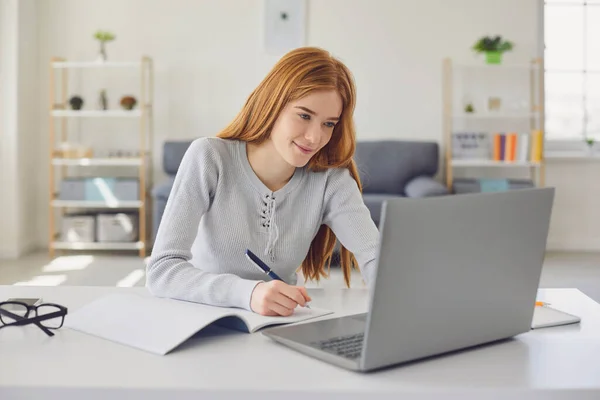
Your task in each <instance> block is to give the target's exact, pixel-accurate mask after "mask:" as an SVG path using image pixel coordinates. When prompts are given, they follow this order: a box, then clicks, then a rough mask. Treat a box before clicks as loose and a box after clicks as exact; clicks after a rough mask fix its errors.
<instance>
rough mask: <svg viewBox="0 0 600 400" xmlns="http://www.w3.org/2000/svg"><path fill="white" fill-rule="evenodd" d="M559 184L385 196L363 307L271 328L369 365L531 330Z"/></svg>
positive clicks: (287, 338) (297, 344)
mask: <svg viewBox="0 0 600 400" xmlns="http://www.w3.org/2000/svg"><path fill="white" fill-rule="evenodd" d="M553 201H554V189H553V188H532V189H518V190H511V191H506V192H495V193H476V194H462V195H453V196H442V197H432V198H421V199H409V198H401V199H394V200H388V201H387V202H386V203H384V205H383V209H382V215H381V223H380V227H379V230H380V232H381V236H380V243H379V253H378V258H377V273H376V278H375V280H374V282H373V286H372V290H370V298H369V308H368V312H367V313H366V314H359V315H353V316H345V317H337V318H329V319H320V320H316V321H313V322H306V323H300V324H295V325H285V326H279V327H274V328H269V329H266V330H264V331H263V332H262V333H263V334H264V335H266V336H268V337H270V338H272V339H273V340H275V341H277V342H279V343H281V344H283V345H286V346H289V347H291V348H293V349H295V350H297V351H300V352H303V353H305V354H307V355H309V356H312V357H315V358H318V359H320V360H323V361H326V362H329V363H331V364H335V365H338V366H340V367H344V368H347V369H350V370H356V371H370V370H375V369H379V368H382V367H389V366H392V365H396V364H400V363H404V362H408V361H414V360H418V359H422V358H425V357H431V356H435V355H440V354H443V353H448V352H451V351H455V350H460V349H465V348H469V347H472V346H476V345H480V344H484V343H490V342H494V341H498V340H501V339H506V338H509V337H512V336H515V335H518V334H520V333H523V332H527V331H529V330H530V329H531V323H532V318H533V312H534V307H535V300H536V294H537V289H538V284H539V280H540V275H541V270H542V264H543V260H544V253H545V249H546V239H547V236H548V227H549V222H550V215H551V211H552V204H553Z"/></svg>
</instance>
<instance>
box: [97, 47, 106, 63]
mask: <svg viewBox="0 0 600 400" xmlns="http://www.w3.org/2000/svg"><path fill="white" fill-rule="evenodd" d="M106 59H107V57H106V47H105V46H104V42H100V53H99V54H98V61H99V62H105V61H106Z"/></svg>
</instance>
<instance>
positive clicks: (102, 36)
mask: <svg viewBox="0 0 600 400" xmlns="http://www.w3.org/2000/svg"><path fill="white" fill-rule="evenodd" d="M94 38H95V39H97V40H98V41H99V42H100V54H99V56H98V59H99V60H100V61H106V45H105V44H106V43H107V42H111V41H113V40H115V35H114V34H113V33H111V32H108V31H96V33H95V34H94Z"/></svg>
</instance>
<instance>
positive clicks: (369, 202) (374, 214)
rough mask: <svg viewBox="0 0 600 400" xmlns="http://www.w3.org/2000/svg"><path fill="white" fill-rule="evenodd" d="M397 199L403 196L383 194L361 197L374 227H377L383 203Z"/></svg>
mask: <svg viewBox="0 0 600 400" xmlns="http://www.w3.org/2000/svg"><path fill="white" fill-rule="evenodd" d="M398 197H403V196H399V195H397V194H384V193H370V194H369V193H367V194H364V195H363V200H364V202H365V205H366V206H367V208H368V209H369V211H370V212H371V218H372V219H373V222H375V225H377V226H379V220H380V217H381V208H382V206H383V201H384V200H389V199H397V198H398Z"/></svg>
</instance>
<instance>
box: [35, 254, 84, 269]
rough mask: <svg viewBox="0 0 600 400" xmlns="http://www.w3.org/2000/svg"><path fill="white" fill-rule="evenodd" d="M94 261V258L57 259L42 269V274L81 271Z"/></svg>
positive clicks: (69, 257)
mask: <svg viewBox="0 0 600 400" xmlns="http://www.w3.org/2000/svg"><path fill="white" fill-rule="evenodd" d="M93 261H94V256H63V257H57V258H55V259H54V260H52V261H51V262H50V264H46V265H44V266H43V267H42V272H62V271H80V270H82V269H86V268H87V267H88V266H89V265H90V264H91V263H92V262H93Z"/></svg>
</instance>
